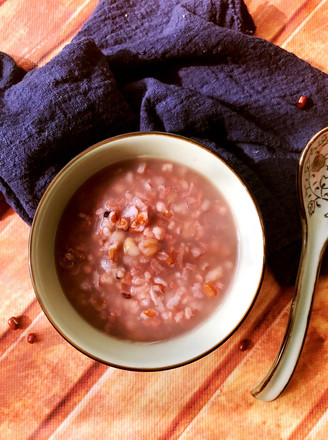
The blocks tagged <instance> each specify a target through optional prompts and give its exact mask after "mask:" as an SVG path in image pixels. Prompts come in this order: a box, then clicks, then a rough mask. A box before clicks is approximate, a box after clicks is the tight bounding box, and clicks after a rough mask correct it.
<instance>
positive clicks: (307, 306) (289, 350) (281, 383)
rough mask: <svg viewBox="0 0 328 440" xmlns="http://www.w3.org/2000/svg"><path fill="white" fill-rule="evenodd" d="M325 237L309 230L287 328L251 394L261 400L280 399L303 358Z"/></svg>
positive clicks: (304, 244)
mask: <svg viewBox="0 0 328 440" xmlns="http://www.w3.org/2000/svg"><path fill="white" fill-rule="evenodd" d="M321 237H322V234H318V233H317V234H315V233H314V231H313V229H312V230H311V229H310V230H309V236H308V237H307V238H308V239H307V240H306V239H305V240H304V243H303V250H302V255H301V260H300V266H299V271H298V276H297V281H296V286H295V293H294V298H293V301H292V305H291V310H290V314H289V319H288V324H287V329H286V332H285V336H284V338H283V341H282V344H281V347H280V349H279V351H278V353H277V356H276V357H275V359H274V361H273V364H272V366H271V368H270V369H269V371H268V372H267V374H266V375H265V376H264V377H263V379H262V380H261V381H260V382H259V383H258V384H257V385H256V386H255V387H254V388H253V389H252V391H251V393H252V395H253V396H254V397H256V398H257V399H259V400H264V401H271V400H274V399H276V398H277V397H278V396H279V395H280V394H281V393H282V391H283V390H284V389H285V387H286V386H287V384H288V382H289V380H290V378H291V376H292V374H293V372H294V370H295V368H296V364H297V362H298V359H299V357H300V354H301V351H302V348H303V343H304V340H305V336H306V331H307V327H308V323H309V319H310V313H311V307H312V299H313V294H314V290H315V286H316V281H317V277H318V274H319V269H320V263H321V259H322V255H323V250H324V242H323V240H322V238H321Z"/></svg>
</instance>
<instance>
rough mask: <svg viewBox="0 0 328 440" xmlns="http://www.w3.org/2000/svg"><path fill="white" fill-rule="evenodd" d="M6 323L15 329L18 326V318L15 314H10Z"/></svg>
mask: <svg viewBox="0 0 328 440" xmlns="http://www.w3.org/2000/svg"><path fill="white" fill-rule="evenodd" d="M8 325H9V327H10V328H11V329H12V330H17V329H18V328H19V320H18V318H16V316H12V317H11V318H9V319H8Z"/></svg>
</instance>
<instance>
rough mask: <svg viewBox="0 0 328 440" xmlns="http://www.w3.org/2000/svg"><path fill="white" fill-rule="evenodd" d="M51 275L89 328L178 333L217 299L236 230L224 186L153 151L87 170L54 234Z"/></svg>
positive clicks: (226, 281) (234, 249)
mask: <svg viewBox="0 0 328 440" xmlns="http://www.w3.org/2000/svg"><path fill="white" fill-rule="evenodd" d="M55 258H56V267H57V273H58V278H59V281H60V284H61V286H62V289H63V291H64V292H65V294H66V295H67V297H68V299H69V301H70V302H71V304H72V305H73V307H74V308H75V309H76V310H77V311H78V312H79V313H80V314H81V315H82V316H83V317H84V319H86V320H87V321H88V322H89V323H90V324H92V325H93V326H94V327H96V328H98V329H100V330H102V331H104V332H107V333H109V334H110V335H112V336H114V337H117V338H121V339H126V340H130V341H137V342H155V341H162V340H166V339H169V338H173V337H176V336H178V335H181V334H183V333H184V332H187V331H189V330H191V329H193V328H195V327H196V326H198V325H199V324H200V323H201V322H203V321H204V320H206V319H207V318H208V317H209V315H210V314H211V313H212V312H213V311H214V310H215V309H216V308H217V307H219V305H220V303H221V302H222V300H223V299H224V295H225V293H226V292H227V289H228V288H229V285H230V283H231V281H232V278H233V276H234V272H235V267H236V264H237V258H238V237H237V231H236V228H235V224H234V220H233V216H232V213H231V211H230V209H229V206H228V204H227V202H226V200H225V199H224V197H223V195H222V194H220V193H219V191H218V190H217V188H216V187H215V186H214V185H213V184H212V183H211V182H210V181H209V180H208V179H207V178H206V177H204V176H203V175H201V174H199V173H198V172H196V171H194V170H192V169H191V168H189V167H186V166H184V165H182V164H179V163H175V162H169V161H166V160H165V161H164V160H161V159H146V158H140V159H133V160H126V161H122V162H119V163H116V164H114V165H111V166H109V167H107V168H104V169H103V170H101V171H100V172H98V173H97V174H95V175H94V176H92V177H91V178H90V179H88V180H87V181H86V182H85V183H84V184H83V185H82V186H81V187H80V188H79V189H78V190H77V192H76V193H75V194H74V195H73V197H72V198H71V200H70V201H69V203H68V205H67V207H66V208H65V210H64V212H63V215H62V218H61V221H60V224H59V227H58V231H57V235H56V245H55Z"/></svg>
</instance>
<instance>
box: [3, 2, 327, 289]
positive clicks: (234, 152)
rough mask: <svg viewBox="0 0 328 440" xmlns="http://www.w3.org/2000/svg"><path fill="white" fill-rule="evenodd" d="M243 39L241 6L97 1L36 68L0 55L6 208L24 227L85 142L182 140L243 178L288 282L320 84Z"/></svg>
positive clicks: (293, 63)
mask: <svg viewBox="0 0 328 440" xmlns="http://www.w3.org/2000/svg"><path fill="white" fill-rule="evenodd" d="M253 32H254V24H253V21H252V19H251V17H250V15H249V14H248V11H247V9H246V7H245V5H244V3H243V2H242V1H241V0H240V1H238V0H235V1H233V0H221V1H220V0H189V1H187V0H185V1H183V0H157V1H154V0H145V1H144V2H140V1H138V0H130V1H129V2H126V1H125V0H116V1H113V2H108V1H104V0H103V1H100V2H99V4H98V6H97V8H96V10H95V11H94V13H93V15H92V16H91V18H90V19H89V21H88V22H87V23H86V24H85V25H84V26H83V28H82V30H81V31H80V32H79V33H78V34H77V35H76V36H75V38H74V39H73V41H72V42H71V43H70V44H69V45H68V46H67V47H66V48H65V49H64V50H63V51H62V52H61V53H60V54H59V55H58V56H56V57H55V58H54V59H53V60H51V61H50V62H49V63H48V64H47V65H45V66H44V67H41V68H37V69H35V70H33V71H31V72H29V73H26V74H25V72H23V71H22V70H21V69H19V68H18V67H17V66H16V65H15V63H14V62H13V61H12V59H11V58H9V57H8V56H6V55H5V54H2V55H1V56H0V87H1V88H0V190H1V191H2V192H3V193H4V195H5V197H6V199H7V201H8V202H9V203H10V204H11V205H12V206H13V207H14V209H16V211H17V212H18V213H19V214H20V215H21V216H22V218H23V219H24V220H25V221H27V222H28V223H31V221H32V219H33V215H34V213H35V209H36V207H37V204H38V202H39V200H40V198H41V196H42V194H43V192H44V190H45V189H46V187H47V186H48V185H49V183H50V182H51V180H52V179H53V177H54V176H55V175H56V173H57V172H58V171H59V170H60V169H61V168H62V166H63V165H64V164H65V163H67V161H69V160H70V159H71V158H72V157H73V156H74V155H76V154H77V153H79V152H80V151H82V150H83V149H85V148H86V147H88V146H89V145H91V144H93V143H95V142H97V141H100V140H102V139H104V138H106V137H109V136H112V135H115V134H119V133H123V132H128V131H134V130H143V131H151V130H158V131H166V132H173V133H177V134H181V135H184V136H187V137H190V138H193V139H196V140H198V141H200V142H201V143H203V144H204V145H206V146H207V147H208V148H210V149H211V150H212V151H214V152H216V153H218V154H219V155H221V156H222V157H223V158H224V159H225V160H226V161H227V162H228V163H229V164H230V165H231V166H232V167H233V168H234V169H235V170H236V171H237V172H238V173H239V174H240V176H241V177H242V178H243V179H244V180H245V182H246V183H247V185H248V186H249V188H250V189H251V191H252V193H253V194H254V196H255V199H256V200H257V202H258V204H259V206H260V209H261V211H262V214H263V218H264V225H265V232H266V239H267V253H268V261H269V264H270V265H271V267H272V269H273V270H274V273H275V275H276V277H277V279H278V280H279V281H280V282H281V283H290V282H293V280H294V277H295V272H296V266H297V262H298V258H299V246H300V235H301V230H300V220H299V215H298V205H297V195H296V171H297V162H298V158H299V154H300V151H301V149H302V148H303V147H304V145H305V144H306V142H307V140H308V139H309V138H310V137H311V136H312V135H313V134H314V133H315V132H316V131H318V130H320V129H321V128H323V127H325V126H326V125H328V103H327V100H326V96H327V94H328V79H327V78H328V77H327V75H326V74H324V73H323V72H321V71H319V70H317V69H315V68H313V67H311V66H310V65H309V64H307V63H306V62H304V61H302V60H300V59H299V58H297V57H296V56H294V55H292V54H290V53H288V52H286V51H284V50H282V49H280V48H278V47H276V46H274V45H273V44H271V43H268V42H266V41H264V40H262V39H259V38H257V37H254V36H252V35H250V34H252V33H253ZM301 95H306V96H307V97H308V98H309V104H308V105H307V106H306V107H305V108H304V109H300V108H298V106H297V100H298V98H299V96H301Z"/></svg>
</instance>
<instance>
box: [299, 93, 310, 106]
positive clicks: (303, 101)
mask: <svg viewBox="0 0 328 440" xmlns="http://www.w3.org/2000/svg"><path fill="white" fill-rule="evenodd" d="M307 101H308V98H307V96H303V95H302V96H300V97H299V98H298V101H297V105H298V107H299V108H304V107H305V106H306V103H307Z"/></svg>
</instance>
